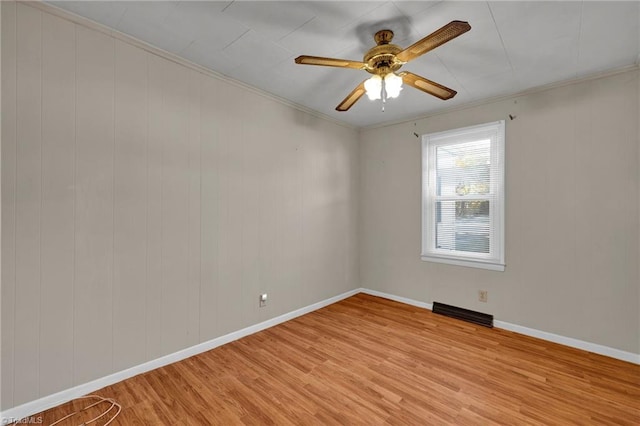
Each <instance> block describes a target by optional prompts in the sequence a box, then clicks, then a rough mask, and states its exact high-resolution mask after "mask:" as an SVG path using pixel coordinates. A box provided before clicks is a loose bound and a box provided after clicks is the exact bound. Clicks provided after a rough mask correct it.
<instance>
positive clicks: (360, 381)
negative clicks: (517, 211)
mask: <svg viewBox="0 0 640 426" xmlns="http://www.w3.org/2000/svg"><path fill="white" fill-rule="evenodd" d="M96 394H99V395H101V396H103V397H109V398H114V399H116V400H117V401H118V402H119V403H120V404H121V405H122V407H123V410H122V412H121V414H120V416H119V417H118V418H117V419H116V421H115V422H114V423H112V425H114V424H115V425H173V424H185V425H235V424H239V425H241V424H245V425H305V426H307V425H327V424H335V425H378V424H379V425H382V424H386V425H389V424H391V425H414V424H416V425H417V424H419V425H448V424H449V425H513V424H518V425H570V424H580V425H584V424H589V425H592V424H596V425H639V424H640V366H638V365H634V364H631V363H626V362H623V361H619V360H615V359H612V358H607V357H604V356H600V355H596V354H592V353H588V352H584V351H581V350H578V349H574V348H569V347H565V346H561V345H558V344H555V343H550V342H546V341H543V340H539V339H535V338H532V337H528V336H523V335H519V334H516V333H512V332H508V331H505V330H499V329H487V328H484V327H479V326H475V325H473V324H468V323H465V322H461V321H458V320H454V319H451V318H447V317H443V316H440V315H435V314H433V313H431V312H430V311H428V310H425V309H421V308H416V307H412V306H408V305H404V304H401V303H397V302H393V301H390V300H386V299H382V298H378V297H374V296H369V295H364V294H358V295H356V296H353V297H350V298H348V299H345V300H343V301H341V302H338V303H335V304H333V305H330V306H328V307H326V308H323V309H320V310H318V311H315V312H312V313H310V314H307V315H304V316H302V317H298V318H296V319H294V320H291V321H288V322H286V323H283V324H280V325H277V326H275V327H272V328H270V329H268V330H264V331H262V332H259V333H256V334H253V335H251V336H247V337H245V338H243V339H240V340H237V341H235V342H232V343H229V344H227V345H224V346H221V347H219V348H216V349H214V350H211V351H208V352H205V353H203V354H200V355H197V356H194V357H191V358H189V359H186V360H184V361H181V362H178V363H175V364H172V365H168V366H166V367H163V368H159V369H157V370H154V371H151V372H148V373H144V374H142V375H139V376H136V377H133V378H131V379H128V380H125V381H123V382H121V383H117V384H115V385H112V386H109V387H106V388H104V389H102V390H100V391H98V392H96ZM83 404H85V403H84V402H78V401H72V402H69V403H67V404H63V405H61V406H59V407H56V408H53V409H51V410H48V411H46V412H45V413H40V415H42V416H44V417H43V419H44V424H49V423H51V422H53V421H54V420H56V419H58V418H61V417H63V416H64V415H66V414H68V413H70V412H72V411H74V410H77V409H79V408H82V407H83V406H84V405H83ZM85 405H86V404H85ZM94 411H95V410H94ZM94 411H92V412H91V413H86V416H84V417H82V419H84V420H86V419H90V418H91V416H92V415H95V412H94ZM77 420H78V419H77V418H76V421H75V422H67V423H63V424H62V426H65V425H67V426H68V425H72V424H73V425H77V424H78V422H77ZM104 420H105V421H106V420H108V418H107V417H105V419H104ZM94 424H97V426H100V425H103V424H104V421H102V422H97V423H94Z"/></svg>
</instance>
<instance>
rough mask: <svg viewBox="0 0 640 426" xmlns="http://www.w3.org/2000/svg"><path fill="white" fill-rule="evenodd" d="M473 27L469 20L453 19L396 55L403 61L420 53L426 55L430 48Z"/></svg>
mask: <svg viewBox="0 0 640 426" xmlns="http://www.w3.org/2000/svg"><path fill="white" fill-rule="evenodd" d="M470 29H471V25H469V23H468V22H463V21H451V22H449V23H448V24H447V25H445V26H444V27H442V28H440V29H439V30H436V31H434V32H433V33H431V34H429V35H428V36H426V37H425V38H423V39H422V40H419V41H417V42H415V43H413V44H412V45H411V46H409V47H407V48H406V49H404V50H403V51H402V52H400V53H398V54H397V55H396V57H397V58H398V59H399V60H400V61H402V62H409V61H411V60H413V59H415V58H417V57H418V56H420V55H424V54H425V53H427V52H428V51H430V50H433V49H435V48H436V47H438V46H440V45H442V44H444V43H446V42H448V41H450V40H453V39H454V38H456V37H458V36H459V35H461V34H464V33H466V32H467V31H469V30H470Z"/></svg>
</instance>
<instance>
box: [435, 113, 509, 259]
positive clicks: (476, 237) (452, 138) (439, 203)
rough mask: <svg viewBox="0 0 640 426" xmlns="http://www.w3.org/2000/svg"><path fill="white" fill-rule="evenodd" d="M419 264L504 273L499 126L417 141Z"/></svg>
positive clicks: (501, 131)
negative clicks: (419, 161)
mask: <svg viewBox="0 0 640 426" xmlns="http://www.w3.org/2000/svg"><path fill="white" fill-rule="evenodd" d="M422 259H423V260H427V261H431V262H442V263H450V264H454V265H462V266H471V267H476V268H484V269H492V270H496V271H504V121H498V122H495V123H487V124H481V125H478V126H472V127H465V128H463V129H456V130H450V131H446V132H440V133H431V134H428V135H424V136H423V137H422Z"/></svg>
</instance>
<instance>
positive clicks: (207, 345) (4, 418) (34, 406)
mask: <svg viewBox="0 0 640 426" xmlns="http://www.w3.org/2000/svg"><path fill="white" fill-rule="evenodd" d="M358 293H365V294H370V295H372V296H378V297H382V298H385V299H389V300H394V301H396V302H400V303H405V304H407V305H412V306H417V307H419V308H424V309H428V310H432V309H433V304H431V303H427V302H421V301H418V300H414V299H409V298H407V297H402V296H396V295H393V294H389V293H383V292H381V291H376V290H370V289H367V288H359V289H355V290H350V291H348V292H346V293H342V294H340V295H338V296H334V297H331V298H329V299H326V300H323V301H320V302H317V303H314V304H312V305H309V306H305V307H303V308H300V309H296V310H295V311H292V312H288V313H286V314H283V315H280V316H278V317H275V318H272V319H270V320H267V321H263V322H261V323H258V324H255V325H252V326H249V327H246V328H243V329H242V330H238V331H234V332H232V333H229V334H225V335H224V336H220V337H217V338H215V339H213V340H209V341H207V342H203V343H200V344H198V345H195V346H191V347H189V348H186V349H183V350H180V351H178V352H174V353H172V354H169V355H166V356H163V357H161V358H157V359H154V360H152V361H149V362H145V363H144V364H140V365H136V366H135V367H131V368H129V369H126V370H123V371H119V372H117V373H114V374H110V375H109V376H106V377H102V378H100V379H96V380H93V381H91V382H88V383H84V384H81V385H78V386H75V387H73V388H70V389H66V390H64V391H61V392H58V393H55V394H52V395H48V396H45V397H43V398H39V399H37V400H35V401H31V402H27V403H25V404H22V405H19V406H17V407H14V408H10V409H8V410H5V411H3V412H1V413H0V425H5V424H7V423H10V422H14V421H18V420H20V419H22V418H25V417H27V416H32V415H33V414H35V413H39V412H41V411H44V410H48V409H49V408H53V407H56V406H58V405H60V404H63V403H65V402H67V401H70V400H72V399H75V398H78V397H80V396H83V395H87V394H89V393H91V392H94V391H96V390H98V389H102V388H104V387H105V386H109V385H112V384H114V383H118V382H121V381H123V380H126V379H128V378H131V377H134V376H137V375H138V374H142V373H146V372H147V371H151V370H155V369H156V368H160V367H163V366H165V365H168V364H172V363H174V362H177V361H181V360H183V359H186V358H189V357H191V356H194V355H198V354H200V353H202V352H206V351H208V350H211V349H214V348H217V347H218V346H221V345H224V344H226V343H229V342H232V341H234V340H238V339H241V338H243V337H245V336H248V335H250V334H253V333H257V332H258V331H262V330H264V329H267V328H269V327H273V326H275V325H278V324H281V323H283V322H285V321H289V320H291V319H293V318H296V317H299V316H301V315H304V314H308V313H310V312H313V311H315V310H318V309H320V308H324V307H325V306H328V305H331V304H333V303H336V302H338V301H340V300H342V299H346V298H347V297H351V296H353V295H356V294H358ZM494 326H495V327H497V328H501V329H504V330H509V331H513V332H516V333H520V334H524V335H526V336H531V337H537V338H539V339H542V340H547V341H550V342H554V343H560V344H562V345H565V346H569V347H573V348H577V349H582V350H585V351H588V352H593V353H597V354H600V355H605V356H608V357H611V358H616V359H619V360H622V361H627V362H631V363H634V364H639V365H640V354H635V353H632V352H626V351H622V350H619V349H614V348H610V347H608V346H604V345H599V344H596V343H590V342H585V341H582V340H578V339H573V338H571V337H565V336H560V335H558V334H553V333H547V332H546V331H540V330H536V329H533V328H528V327H523V326H520V325H515V324H511V323H508V322H504V321H494Z"/></svg>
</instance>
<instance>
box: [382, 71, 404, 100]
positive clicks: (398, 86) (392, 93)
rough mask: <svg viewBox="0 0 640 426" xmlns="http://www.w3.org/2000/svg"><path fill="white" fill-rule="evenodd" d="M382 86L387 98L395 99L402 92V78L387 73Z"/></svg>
mask: <svg viewBox="0 0 640 426" xmlns="http://www.w3.org/2000/svg"><path fill="white" fill-rule="evenodd" d="M384 85H385V90H386V91H387V97H389V98H397V97H398V95H400V91H401V90H402V77H398V76H397V75H395V74H394V73H389V74H387V75H385V76H384Z"/></svg>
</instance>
